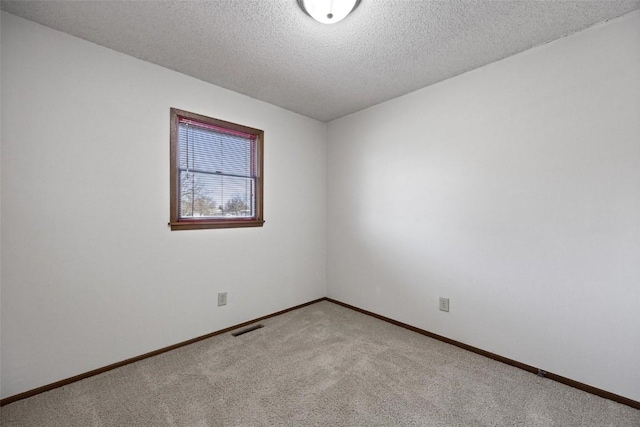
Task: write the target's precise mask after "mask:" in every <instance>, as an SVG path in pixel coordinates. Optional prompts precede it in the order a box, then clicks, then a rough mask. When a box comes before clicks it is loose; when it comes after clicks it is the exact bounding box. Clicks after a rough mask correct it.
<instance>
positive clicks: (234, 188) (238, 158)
mask: <svg viewBox="0 0 640 427" xmlns="http://www.w3.org/2000/svg"><path fill="white" fill-rule="evenodd" d="M256 157H257V156H256V136H255V135H251V134H246V133H243V132H238V131H235V130H231V129H225V128H221V127H217V126H213V125H210V124H206V123H199V122H197V121H194V120H191V119H186V118H182V117H181V118H180V119H179V124H178V169H179V192H180V195H179V199H178V200H179V215H180V218H198V217H211V218H218V219H224V218H253V217H255V215H256V206H255V205H256V198H255V192H256V179H257V173H256V170H257V167H256Z"/></svg>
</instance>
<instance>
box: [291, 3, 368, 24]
mask: <svg viewBox="0 0 640 427" xmlns="http://www.w3.org/2000/svg"><path fill="white" fill-rule="evenodd" d="M359 3H360V0H298V4H300V7H301V8H302V10H304V11H305V12H306V13H307V15H309V16H311V17H312V18H313V19H315V20H316V21H318V22H321V23H323V24H335V23H336V22H340V21H342V20H343V19H344V18H346V17H347V15H348V14H350V13H351V12H353V10H354V9H355V8H356V6H358V4H359Z"/></svg>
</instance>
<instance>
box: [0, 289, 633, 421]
mask: <svg viewBox="0 0 640 427" xmlns="http://www.w3.org/2000/svg"><path fill="white" fill-rule="evenodd" d="M262 324H264V326H265V327H264V328H262V329H258V330H256V331H253V332H251V333H248V334H246V335H242V336H239V337H233V336H231V335H230V334H225V335H220V336H217V337H214V338H210V339H208V340H205V341H201V342H198V343H196V344H192V345H191V346H188V347H183V348H181V349H178V350H174V351H172V352H169V353H165V354H162V355H159V356H156V357H154V358H151V359H146V360H143V361H141V362H137V363H135V364H131V365H128V366H125V367H123V368H119V369H117V370H114V371H110V372H107V373H105V374H102V375H99V376H96V377H92V378H89V379H86V380H83V381H80V382H77V383H74V384H71V385H68V386H65V387H63V388H59V389H56V390H52V391H50V392H47V393H43V394H40V395H38V396H34V397H32V398H29V399H25V400H22V401H18V402H15V403H13V404H10V405H6V406H4V407H3V408H2V409H1V415H0V420H1V421H2V423H1V424H2V427H10V426H64V427H76V426H77V427H88V426H120V427H122V426H197V427H204V426H395V425H398V426H465V427H467V426H563V427H572V426H580V427H584V426H599V427H600V426H616V427H618V426H634V427H638V426H640V411H638V410H635V409H632V408H630V407H627V406H624V405H620V404H617V403H614V402H611V401H609V400H605V399H602V398H599V397H596V396H593V395H590V394H588V393H585V392H582V391H579V390H576V389H573V388H571V387H567V386H564V385H562V384H559V383H556V382H553V381H551V380H548V379H543V378H538V377H537V376H535V375H533V374H530V373H527V372H524V371H521V370H519V369H517V368H514V367H511V366H507V365H504V364H502V363H499V362H495V361H493V360H490V359H487V358H484V357H482V356H478V355H476V354H474V353H470V352H467V351H465V350H461V349H459V348H457V347H453V346H451V345H448V344H444V343H441V342H439V341H435V340H432V339H430V338H426V337H424V336H422V335H419V334H416V333H413V332H410V331H407V330H404V329H402V328H399V327H396V326H393V325H390V324H388V323H385V322H382V321H380V320H377V319H374V318H371V317H369V316H366V315H363V314H360V313H357V312H354V311H352V310H349V309H347V308H343V307H341V306H338V305H335V304H332V303H330V302H327V301H323V302H320V303H317V304H314V305H311V306H307V307H305V308H302V309H299V310H296V311H292V312H289V313H287V314H284V315H282V316H279V317H275V318H272V319H269V320H266V321H263V322H262Z"/></svg>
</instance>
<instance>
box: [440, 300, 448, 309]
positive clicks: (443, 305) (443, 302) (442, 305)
mask: <svg viewBox="0 0 640 427" xmlns="http://www.w3.org/2000/svg"><path fill="white" fill-rule="evenodd" d="M440 311H446V312H448V311H449V298H440Z"/></svg>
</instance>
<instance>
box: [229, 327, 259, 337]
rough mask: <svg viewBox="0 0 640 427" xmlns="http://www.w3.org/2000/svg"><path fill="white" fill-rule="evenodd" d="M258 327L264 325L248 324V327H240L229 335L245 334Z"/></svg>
mask: <svg viewBox="0 0 640 427" xmlns="http://www.w3.org/2000/svg"><path fill="white" fill-rule="evenodd" d="M260 328H264V325H253V326H249V327H248V328H244V329H240V330H239V331H238V332H234V333H232V334H231V335H233V336H234V337H238V336H240V335H243V334H246V333H248V332H252V331H255V330H256V329H260Z"/></svg>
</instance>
